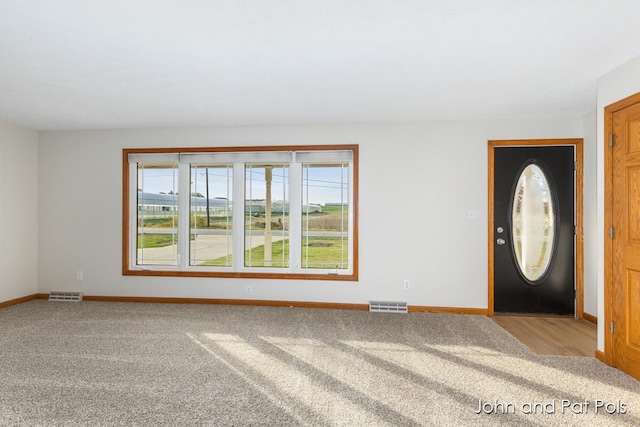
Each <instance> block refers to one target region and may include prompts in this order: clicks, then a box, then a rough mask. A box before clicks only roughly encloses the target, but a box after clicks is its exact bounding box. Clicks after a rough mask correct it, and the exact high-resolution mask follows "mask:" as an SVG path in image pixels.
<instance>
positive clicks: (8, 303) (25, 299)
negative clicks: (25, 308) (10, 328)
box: [0, 294, 40, 308]
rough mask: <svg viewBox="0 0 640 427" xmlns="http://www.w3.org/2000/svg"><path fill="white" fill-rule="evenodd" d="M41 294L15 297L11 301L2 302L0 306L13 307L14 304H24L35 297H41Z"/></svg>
mask: <svg viewBox="0 0 640 427" xmlns="http://www.w3.org/2000/svg"><path fill="white" fill-rule="evenodd" d="M39 295H40V294H31V295H27V296H24V297H20V298H15V299H12V300H9V301H2V302H0V308H6V307H11V306H12V305H18V304H22V303H25V302H28V301H33V300H34V299H37V298H39Z"/></svg>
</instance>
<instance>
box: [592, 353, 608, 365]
mask: <svg viewBox="0 0 640 427" xmlns="http://www.w3.org/2000/svg"><path fill="white" fill-rule="evenodd" d="M595 356H596V359H598V360H599V361H601V362H602V363H604V364H605V365H606V364H607V356H606V355H605V354H604V353H603V352H601V351H600V350H596V354H595Z"/></svg>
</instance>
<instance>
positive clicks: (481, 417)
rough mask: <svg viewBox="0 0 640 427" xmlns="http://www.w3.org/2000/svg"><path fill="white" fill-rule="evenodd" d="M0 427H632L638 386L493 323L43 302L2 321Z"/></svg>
mask: <svg viewBox="0 0 640 427" xmlns="http://www.w3.org/2000/svg"><path fill="white" fill-rule="evenodd" d="M479 407H480V408H481V409H483V411H480V412H481V413H476V412H478V409H479ZM485 412H489V413H485ZM0 425H1V426H13V425H20V426H31V425H34V426H36V425H37V426H49V425H51V426H57V425H60V426H75V425H87V426H89V425H91V426H95V425H114V426H115V425H118V426H120V425H126V426H163V425H167V426H258V425H260V426H287V425H307V426H419V425H425V426H430V425H437V426H439V425H442V426H445V425H446V426H450V425H479V426H480V425H481V426H487V425H503V426H514V425H523V426H554V425H557V426H572V425H576V426H594V425H607V426H614V425H621V426H634V425H640V383H639V382H638V381H636V380H635V379H633V378H631V377H629V376H627V375H626V374H624V373H623V372H620V371H618V370H616V369H613V368H610V367H607V366H605V365H604V364H602V363H600V362H599V361H597V360H596V359H594V358H587V357H552V356H540V355H536V354H534V353H532V352H531V351H530V350H529V349H527V348H526V347H525V346H524V345H522V344H521V343H520V342H518V341H517V340H516V339H515V338H513V337H512V336H511V335H510V334H509V333H507V332H506V331H504V330H502V329H501V328H500V327H499V326H498V325H496V324H495V323H494V322H493V321H492V320H491V319H489V318H487V317H483V316H467V315H448V314H428V313H411V314H379V313H369V312H361V311H344V310H320V309H294V308H270V307H243V306H224V305H178V304H135V303H100V302H81V303H62V302H48V301H31V302H28V303H25V304H21V305H17V306H13V307H9V308H6V309H3V310H0Z"/></svg>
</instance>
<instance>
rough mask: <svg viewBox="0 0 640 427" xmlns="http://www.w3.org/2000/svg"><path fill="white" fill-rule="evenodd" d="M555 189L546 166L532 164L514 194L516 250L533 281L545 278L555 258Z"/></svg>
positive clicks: (525, 271) (524, 273)
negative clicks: (551, 186)
mask: <svg viewBox="0 0 640 427" xmlns="http://www.w3.org/2000/svg"><path fill="white" fill-rule="evenodd" d="M552 191H553V189H552V188H550V187H549V181H548V180H547V177H546V175H545V174H544V172H543V171H542V169H540V168H539V167H538V166H536V165H535V164H530V165H529V166H527V167H526V168H525V169H524V170H523V171H522V174H521V175H520V177H519V179H518V184H517V185H516V189H515V193H514V194H513V212H512V217H511V220H512V233H513V250H514V253H515V255H516V262H517V265H518V268H519V269H520V272H521V273H522V275H523V276H524V277H525V278H526V279H527V280H528V281H530V282H535V281H537V280H539V279H540V278H542V277H543V276H544V275H545V273H546V272H547V270H548V269H549V266H550V264H551V260H552V257H551V256H552V254H553V243H554V238H555V229H556V216H555V208H554V205H553V200H552V197H551V192H552ZM532 284H534V283H532Z"/></svg>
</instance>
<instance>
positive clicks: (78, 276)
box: [76, 270, 83, 280]
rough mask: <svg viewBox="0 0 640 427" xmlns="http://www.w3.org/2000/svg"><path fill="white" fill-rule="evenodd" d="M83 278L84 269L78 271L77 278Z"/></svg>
mask: <svg viewBox="0 0 640 427" xmlns="http://www.w3.org/2000/svg"><path fill="white" fill-rule="evenodd" d="M82 278H83V274H82V271H80V270H78V271H76V280H82Z"/></svg>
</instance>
